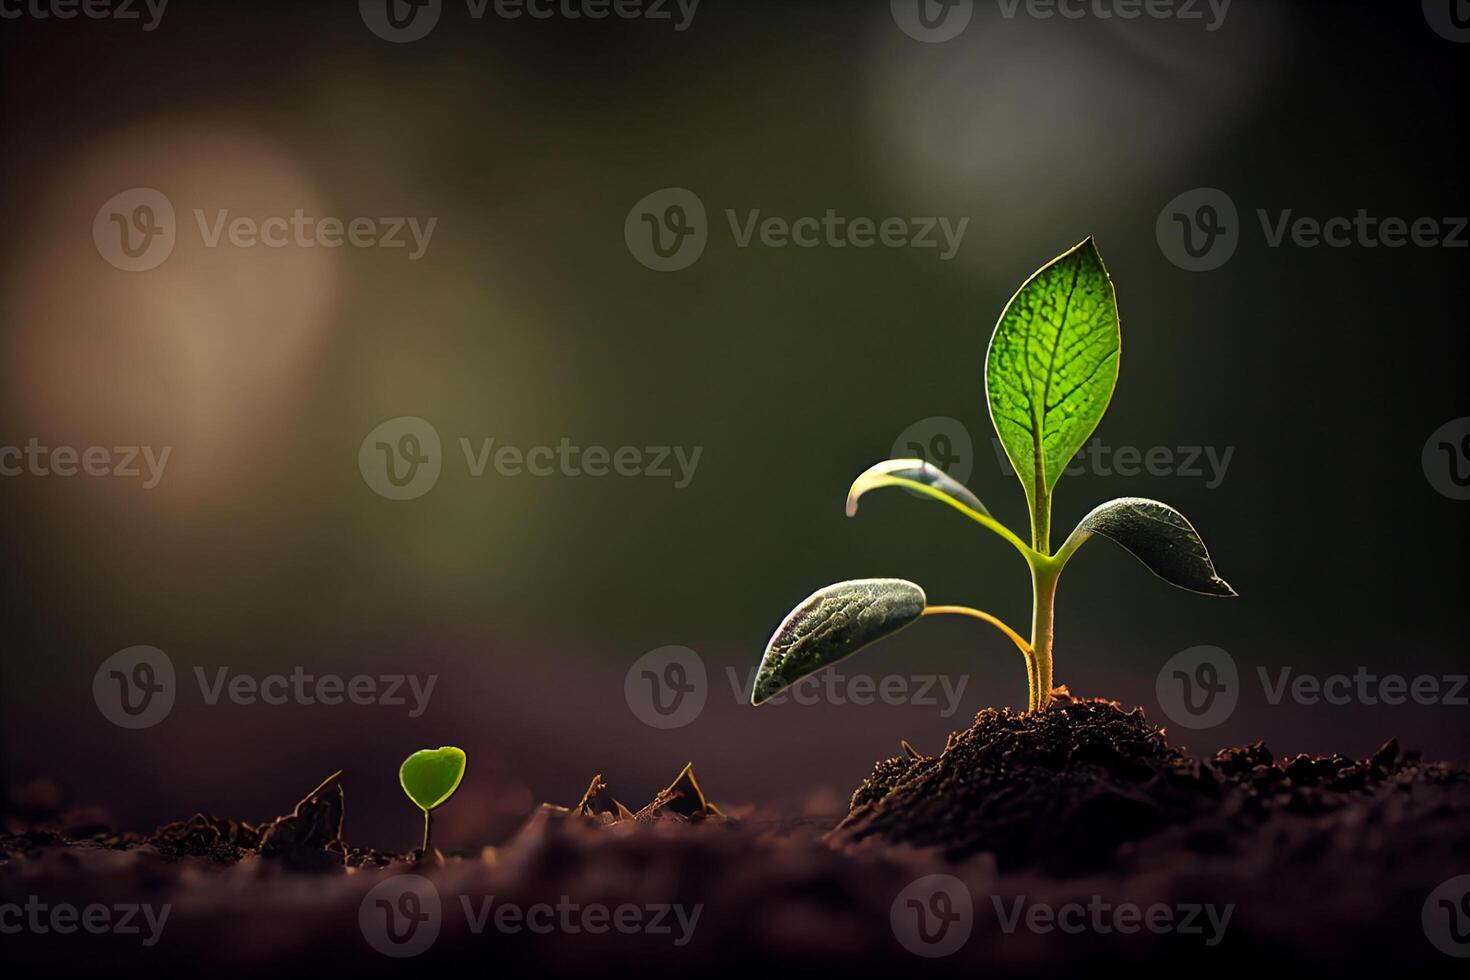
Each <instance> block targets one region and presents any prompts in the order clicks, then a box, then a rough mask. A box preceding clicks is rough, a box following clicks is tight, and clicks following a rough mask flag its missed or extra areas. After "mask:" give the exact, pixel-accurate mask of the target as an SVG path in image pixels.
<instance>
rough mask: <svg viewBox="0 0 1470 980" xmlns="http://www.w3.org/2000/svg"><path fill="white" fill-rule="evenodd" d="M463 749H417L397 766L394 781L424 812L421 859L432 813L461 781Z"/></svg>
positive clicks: (462, 775)
mask: <svg viewBox="0 0 1470 980" xmlns="http://www.w3.org/2000/svg"><path fill="white" fill-rule="evenodd" d="M464 766H465V754H464V750H463V749H457V748H455V747H454V746H452V745H444V746H441V747H439V748H437V749H420V750H419V751H417V752H415V753H414V754H413V755H411V756H409V757H408V758H407V759H404V760H403V765H401V766H399V767H398V782H399V785H401V786H402V787H403V791H404V792H405V793H407V794H408V798H409V799H410V800H413V802H414V803H415V804H416V805H417V806H418V808H419V809H420V810H422V811H424V847H423V853H424V856H425V857H428V855H429V854H430V853H431V852H430V851H429V834H430V832H431V831H432V830H433V827H434V811H435V810H436V809H438V808H439V807H441V806H443V805H444V802H445V801H446V800H448V799H449V798H450V797H451V796H453V795H454V791H455V790H457V789H459V783H460V780H462V779H464Z"/></svg>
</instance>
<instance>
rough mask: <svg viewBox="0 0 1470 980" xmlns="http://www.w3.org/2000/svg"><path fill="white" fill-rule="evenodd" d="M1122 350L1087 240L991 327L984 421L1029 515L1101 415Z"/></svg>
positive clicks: (1108, 294)
mask: <svg viewBox="0 0 1470 980" xmlns="http://www.w3.org/2000/svg"><path fill="white" fill-rule="evenodd" d="M1119 343H1120V340H1119V330H1118V304H1117V300H1116V298H1115V297H1114V295H1113V283H1112V280H1111V279H1109V278H1108V271H1107V269H1106V268H1104V267H1103V263H1102V256H1100V255H1098V252H1097V246H1096V245H1095V244H1094V243H1093V241H1092V239H1091V238H1088V239H1087V240H1086V241H1084V242H1082V243H1081V244H1079V245H1077V246H1076V247H1075V248H1072V249H1070V250H1068V251H1066V252H1064V253H1062V254H1061V255H1059V256H1058V257H1057V258H1055V259H1053V260H1052V261H1051V262H1049V263H1047V264H1046V265H1044V266H1042V267H1041V269H1039V270H1037V272H1036V273H1035V274H1034V275H1032V277H1031V278H1030V279H1028V280H1026V282H1025V284H1024V285H1022V286H1021V288H1020V289H1019V290H1018V291H1017V292H1016V295H1015V296H1012V297H1011V301H1010V302H1009V303H1007V304H1006V308H1005V312H1004V313H1002V314H1001V316H1000V322H999V323H997V324H996V325H995V334H994V336H992V337H991V339H990V351H989V354H988V355H987V357H986V361H985V390H986V394H987V396H988V397H989V400H990V418H991V421H992V422H994V423H995V431H996V432H997V433H999V435H1000V440H1001V443H1002V444H1003V445H1004V446H1005V450H1006V455H1008V456H1009V457H1010V459H1011V464H1012V465H1013V466H1014V467H1015V469H1016V475H1017V476H1018V477H1019V478H1020V480H1021V485H1022V486H1023V487H1025V489H1026V498H1027V500H1028V502H1031V503H1032V506H1033V509H1034V506H1035V501H1036V500H1037V499H1039V498H1043V497H1047V496H1049V495H1050V493H1051V490H1052V488H1053V487H1055V486H1056V483H1057V479H1058V478H1059V477H1060V476H1061V475H1062V471H1063V470H1064V469H1065V468H1066V466H1067V464H1068V462H1070V461H1071V459H1072V457H1074V456H1075V455H1076V454H1077V451H1078V450H1079V449H1081V448H1082V446H1083V445H1084V444H1085V443H1086V442H1087V439H1088V437H1089V436H1091V435H1092V432H1093V430H1094V429H1096V428H1097V424H1098V422H1099V421H1101V419H1102V417H1103V412H1105V411H1107V407H1108V402H1109V401H1110V400H1111V399H1112V397H1113V387H1114V385H1115V384H1116V383H1117V381H1118V350H1119Z"/></svg>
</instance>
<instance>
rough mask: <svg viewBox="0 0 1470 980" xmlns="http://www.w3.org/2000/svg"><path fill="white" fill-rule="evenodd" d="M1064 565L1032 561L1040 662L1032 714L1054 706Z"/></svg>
mask: <svg viewBox="0 0 1470 980" xmlns="http://www.w3.org/2000/svg"><path fill="white" fill-rule="evenodd" d="M1062 565H1063V562H1060V561H1057V560H1056V559H1052V558H1044V557H1038V558H1036V559H1034V560H1033V561H1032V562H1031V592H1032V600H1033V602H1032V607H1031V651H1032V655H1033V657H1034V658H1035V661H1036V681H1035V684H1034V686H1033V688H1032V698H1031V710H1032V711H1040V710H1041V709H1043V708H1045V707H1046V706H1047V705H1048V704H1050V703H1051V689H1052V641H1053V639H1054V630H1053V621H1054V618H1055V615H1056V600H1057V580H1058V579H1059V578H1060V577H1061V574H1062Z"/></svg>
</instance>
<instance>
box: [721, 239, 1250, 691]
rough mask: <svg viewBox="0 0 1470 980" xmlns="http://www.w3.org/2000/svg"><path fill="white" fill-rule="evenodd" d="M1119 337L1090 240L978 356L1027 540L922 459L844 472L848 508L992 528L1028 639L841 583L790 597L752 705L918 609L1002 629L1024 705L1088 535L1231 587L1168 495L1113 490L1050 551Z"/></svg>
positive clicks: (911, 595)
mask: <svg viewBox="0 0 1470 980" xmlns="http://www.w3.org/2000/svg"><path fill="white" fill-rule="evenodd" d="M1120 347H1121V334H1120V331H1119V327H1118V306H1117V300H1116V297H1115V295H1114V292H1113V282H1112V279H1111V278H1110V277H1109V276H1108V272H1107V269H1106V268H1105V267H1104V266H1103V262H1102V256H1101V255H1099V254H1098V251H1097V246H1096V244H1095V243H1094V242H1093V240H1092V239H1091V238H1088V239H1087V240H1086V241H1083V242H1082V243H1080V244H1079V245H1077V246H1075V247H1074V248H1071V249H1069V250H1067V251H1066V252H1064V253H1062V254H1061V255H1060V256H1058V257H1057V258H1055V259H1053V260H1052V261H1051V262H1049V263H1047V264H1046V265H1044V266H1042V268H1041V269H1039V270H1038V271H1037V272H1036V273H1035V274H1033V275H1032V276H1031V278H1030V279H1028V280H1026V282H1025V283H1024V284H1022V286H1021V288H1020V289H1019V290H1017V291H1016V294H1015V295H1014V296H1012V297H1011V301H1010V302H1009V303H1007V304H1006V308H1005V310H1004V312H1002V313H1001V316H1000V321H999V322H998V323H997V324H996V326H995V333H994V334H993V335H992V336H991V339H990V350H989V352H988V354H987V356H986V362H985V391H986V395H987V397H988V400H989V403H990V419H991V422H992V423H993V424H994V425H995V431H996V433H997V434H998V435H999V436H1000V442H1001V445H1002V446H1003V447H1004V448H1005V452H1006V455H1007V456H1008V457H1010V460H1011V463H1012V464H1013V465H1014V467H1015V470H1016V476H1017V477H1018V478H1019V479H1020V481H1021V488H1022V490H1023V491H1024V492H1025V494H1026V505H1027V510H1028V511H1029V513H1030V517H1031V533H1030V539H1029V542H1028V541H1027V540H1023V539H1022V537H1021V536H1020V535H1018V534H1016V533H1015V532H1014V531H1012V530H1011V529H1010V528H1008V527H1006V526H1005V525H1004V524H1001V523H1000V522H999V521H997V520H996V519H995V518H994V517H993V516H992V515H991V513H990V511H989V510H988V509H986V507H985V505H984V504H982V503H981V502H980V499H979V498H978V497H976V496H975V494H973V493H972V492H971V491H970V490H969V488H967V487H965V486H964V485H963V484H961V483H960V482H959V481H957V480H955V479H954V478H952V477H950V476H949V475H948V474H946V473H944V472H943V471H942V470H940V469H939V468H937V467H935V466H934V465H933V464H931V463H928V462H926V461H925V460H922V459H890V460H887V461H885V462H882V463H878V464H876V465H875V466H872V467H870V468H869V469H868V470H866V471H865V472H863V473H861V474H860V475H859V476H858V478H857V479H856V480H854V481H853V484H852V488H851V489H850V490H849V491H848V494H847V516H849V517H853V516H855V515H856V514H857V509H858V501H859V500H860V499H861V498H862V496H863V495H864V494H866V493H868V492H869V491H871V490H877V489H881V488H883V487H902V488H904V489H906V490H911V491H913V492H914V493H916V494H919V495H921V496H925V497H929V498H931V499H933V500H938V501H940V502H941V503H945V504H948V505H949V506H951V507H953V508H954V509H955V510H957V511H959V512H960V513H961V514H964V515H965V516H966V517H968V518H970V519H971V520H973V521H974V522H975V523H977V524H979V525H980V526H982V527H984V528H986V529H987V530H989V531H992V532H994V533H995V534H997V535H999V536H1000V537H1001V538H1002V539H1003V540H1004V541H1006V542H1007V543H1008V544H1010V545H1011V546H1012V547H1013V548H1015V549H1016V551H1017V552H1019V553H1020V555H1021V557H1022V558H1024V559H1025V561H1026V564H1027V566H1028V568H1029V569H1030V572H1031V586H1032V598H1033V604H1032V618H1031V638H1030V640H1029V641H1028V640H1026V639H1024V638H1022V637H1021V635H1020V634H1018V633H1017V632H1016V631H1015V630H1013V629H1011V628H1010V627H1009V626H1007V625H1006V624H1005V623H1004V622H1002V621H1001V620H999V619H997V618H996V617H995V616H992V615H991V614H990V613H987V612H982V611H980V610H979V609H971V608H970V607H968V606H931V605H928V600H927V599H926V598H925V595H924V590H923V589H921V588H920V587H919V586H917V585H915V584H914V583H912V582H905V581H903V580H901V579H859V580H855V581H851V582H839V583H838V584H836V585H829V586H827V587H826V588H825V589H821V590H819V591H817V592H815V593H813V594H812V595H811V596H810V597H809V598H808V599H807V600H806V601H805V602H803V603H802V604H801V605H799V606H797V607H796V608H795V609H794V610H792V611H791V613H790V614H789V615H788V616H787V617H786V619H785V620H784V621H783V622H782V623H781V625H780V627H778V628H777V630H776V632H775V635H773V636H772V637H771V641H770V642H769V643H768V644H766V651H765V655H764V656H763V657H762V658H761V664H760V668H759V669H758V670H757V672H756V680H755V686H754V688H753V689H752V691H751V698H750V700H751V703H752V704H760V703H761V702H763V701H766V700H769V699H770V698H771V697H772V696H773V695H775V694H776V693H778V692H780V691H782V690H784V689H785V688H787V687H790V686H791V685H792V684H794V683H796V682H797V681H799V680H801V679H802V678H803V677H806V676H808V675H810V674H813V673H815V672H817V671H818V670H821V669H822V668H823V667H826V666H828V665H830V664H834V663H836V662H837V661H839V660H842V659H843V658H845V657H849V656H851V655H852V654H854V653H856V652H857V651H859V650H861V649H862V648H863V647H865V646H867V645H868V644H870V643H872V642H874V641H876V640H879V639H882V638H883V637H885V636H888V635H890V634H892V633H896V632H897V631H899V630H901V629H903V628H904V627H905V626H908V625H909V624H910V623H913V622H915V621H917V620H918V619H919V618H920V617H922V616H933V615H961V616H969V617H971V618H973V619H978V620H981V621H983V622H986V623H989V624H990V625H992V626H995V627H996V628H997V629H999V630H1000V631H1001V632H1002V633H1004V634H1005V635H1006V636H1007V637H1008V638H1009V639H1010V640H1011V642H1012V643H1013V644H1015V646H1016V648H1017V649H1018V650H1019V651H1020V652H1021V656H1022V657H1023V658H1024V660H1025V662H1026V674H1027V680H1028V682H1029V688H1030V696H1029V698H1028V702H1027V706H1028V708H1029V710H1031V711H1040V710H1041V709H1043V708H1045V707H1046V706H1047V705H1048V704H1049V703H1050V702H1051V699H1052V690H1053V685H1052V639H1053V625H1052V622H1053V611H1054V607H1055V604H1056V591H1057V580H1058V578H1059V577H1060V576H1061V573H1062V568H1063V567H1064V566H1065V565H1066V564H1067V561H1068V560H1069V559H1070V558H1071V557H1072V555H1073V554H1075V553H1076V551H1077V549H1078V548H1080V547H1081V546H1082V545H1083V544H1084V543H1085V542H1086V541H1087V540H1088V539H1089V538H1091V537H1092V536H1094V535H1101V536H1102V537H1105V538H1109V539H1111V540H1112V541H1113V542H1115V543H1116V544H1118V545H1121V546H1122V547H1123V548H1124V549H1126V550H1127V551H1128V552H1129V553H1130V554H1132V555H1133V556H1134V557H1135V558H1137V559H1138V560H1139V561H1141V562H1143V564H1144V565H1146V566H1147V567H1148V569H1149V570H1150V571H1152V572H1153V573H1154V574H1155V575H1157V576H1158V577H1159V578H1161V579H1163V580H1164V581H1166V582H1168V583H1169V584H1170V585H1174V586H1178V587H1179V588H1181V589H1185V590H1187V591H1190V592H1197V593H1200V594H1202V595H1211V596H1233V595H1235V590H1234V589H1232V588H1231V587H1230V586H1229V584H1228V583H1226V582H1225V580H1224V579H1222V578H1220V576H1219V575H1217V574H1216V573H1215V566H1214V564H1213V563H1212V562H1211V561H1210V555H1209V552H1207V551H1206V550H1205V545H1204V542H1203V541H1201V540H1200V537H1199V534H1198V533H1196V532H1195V529H1194V527H1193V526H1192V525H1191V524H1190V523H1189V521H1187V520H1185V518H1184V515H1183V514H1181V513H1179V512H1178V511H1177V510H1175V509H1174V508H1172V507H1170V506H1168V505H1167V504H1161V503H1159V502H1158V501H1156V500H1145V499H1144V498H1142V497H1123V498H1120V499H1118V500H1113V501H1110V502H1108V503H1105V504H1103V505H1102V506H1100V507H1098V508H1096V509H1095V510H1093V511H1092V512H1091V513H1090V514H1088V515H1087V516H1086V517H1084V518H1083V519H1082V522H1081V523H1080V524H1078V525H1077V527H1076V529H1075V530H1073V531H1072V533H1071V534H1070V535H1068V536H1067V539H1066V541H1064V542H1063V543H1062V546H1061V547H1060V548H1059V549H1057V551H1056V552H1053V551H1052V550H1051V503H1052V493H1053V491H1054V490H1055V488H1056V485H1057V480H1058V479H1060V477H1061V475H1062V472H1063V471H1064V470H1065V468H1066V466H1067V464H1068V463H1069V462H1070V461H1071V460H1072V458H1073V457H1074V456H1075V455H1076V454H1077V452H1078V450H1080V449H1081V448H1082V447H1083V445H1084V444H1086V442H1087V440H1088V438H1090V437H1091V435H1092V433H1093V430H1095V429H1096V428H1097V425H1098V423H1099V422H1100V421H1102V417H1103V413H1104V412H1105V411H1107V407H1108V402H1110V401H1111V400H1112V397H1113V388H1114V386H1115V385H1116V384H1117V380H1118V360H1119V353H1120Z"/></svg>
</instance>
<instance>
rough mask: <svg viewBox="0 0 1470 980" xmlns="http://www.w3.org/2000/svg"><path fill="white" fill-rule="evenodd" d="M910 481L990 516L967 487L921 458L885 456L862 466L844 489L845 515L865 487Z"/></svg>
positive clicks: (849, 513)
mask: <svg viewBox="0 0 1470 980" xmlns="http://www.w3.org/2000/svg"><path fill="white" fill-rule="evenodd" d="M914 484H918V485H919V486H920V487H928V488H929V489H930V490H933V491H936V492H938V493H940V494H942V495H943V496H945V497H948V498H949V500H948V501H947V502H948V503H950V504H954V503H956V502H957V503H960V504H963V505H964V506H966V507H968V508H969V509H970V510H973V511H975V512H977V513H980V514H984V515H985V516H986V517H989V516H990V511H988V510H986V509H985V505H984V504H982V503H981V502H980V498H979V497H976V496H975V495H974V494H973V493H971V492H970V489H969V487H966V486H965V485H964V484H963V483H961V482H960V481H958V480H956V479H955V478H954V477H952V476H950V475H949V474H948V473H946V472H944V471H943V470H941V469H940V468H939V467H937V466H935V465H934V464H933V463H929V462H926V461H925V460H922V459H889V460H884V461H883V462H881V463H878V464H876V465H874V466H870V467H868V468H867V469H866V470H864V471H863V472H862V473H861V474H859V476H858V478H857V479H856V480H853V481H852V486H851V487H850V488H849V489H848V491H847V516H848V517H852V516H853V515H854V514H856V513H857V509H858V500H859V499H860V498H861V497H862V495H863V494H865V493H867V492H868V491H869V490H877V489H878V488H880V487H906V488H908V489H910V490H913V489H917V488H916V487H915V486H914Z"/></svg>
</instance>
